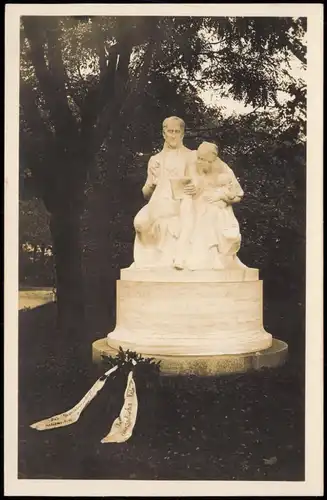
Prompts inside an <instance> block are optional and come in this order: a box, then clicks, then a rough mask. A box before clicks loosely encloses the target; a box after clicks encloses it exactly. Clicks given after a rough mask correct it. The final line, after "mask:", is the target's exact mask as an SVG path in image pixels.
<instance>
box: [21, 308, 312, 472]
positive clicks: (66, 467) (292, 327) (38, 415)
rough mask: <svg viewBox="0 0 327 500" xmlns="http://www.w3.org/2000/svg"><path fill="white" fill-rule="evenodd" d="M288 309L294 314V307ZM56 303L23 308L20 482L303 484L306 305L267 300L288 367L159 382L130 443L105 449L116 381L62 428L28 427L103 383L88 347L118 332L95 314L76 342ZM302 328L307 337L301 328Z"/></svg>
mask: <svg viewBox="0 0 327 500" xmlns="http://www.w3.org/2000/svg"><path fill="white" fill-rule="evenodd" d="M290 307H292V309H290ZM55 312H56V311H55V304H54V303H49V304H46V305H43V306H41V307H38V308H36V309H31V310H22V311H20V345H19V349H20V351H19V464H18V469H19V478H28V479H53V478H57V479H142V480H150V479H161V480H173V479H179V480H192V479H197V480H262V481H264V480H269V481H303V480H304V369H303V354H304V340H303V339H304V333H303V328H304V326H303V317H304V315H303V309H302V306H301V304H297V305H295V304H293V305H290V302H289V301H287V300H286V301H285V300H284V301H282V300H279V301H270V302H269V304H267V305H266V309H265V324H266V328H267V329H269V330H268V331H270V332H271V333H273V335H274V336H276V337H277V338H280V339H282V340H285V341H287V342H289V348H290V359H289V362H288V363H287V364H286V365H285V366H284V367H282V368H279V369H276V370H263V371H261V372H255V373H252V374H244V375H232V376H224V377H217V378H200V377H178V378H171V377H169V378H166V377H164V378H162V379H161V382H160V385H159V386H158V387H157V388H156V389H147V388H145V387H137V390H138V397H139V414H138V419H137V422H136V426H135V429H134V434H133V436H132V438H131V439H130V440H129V441H127V442H126V443H124V444H101V443H100V440H101V438H102V437H104V436H105V435H106V434H107V432H108V431H109V428H110V426H111V424H112V422H113V419H114V418H115V417H116V416H117V415H118V413H119V411H120V408H121V404H122V398H123V390H124V384H125V380H121V379H120V378H119V376H117V377H116V379H112V380H110V379H109V381H108V382H107V384H106V386H105V387H104V389H103V390H102V391H101V392H100V393H99V395H98V396H97V397H96V398H95V399H94V401H93V402H92V403H91V405H90V406H89V407H88V408H87V409H86V410H85V412H84V413H83V414H82V416H81V418H80V420H79V421H78V422H77V423H76V424H74V425H72V426H68V427H65V428H61V429H60V428H59V429H54V430H52V431H45V432H37V431H35V430H33V429H31V428H30V427H29V425H30V424H32V423H34V422H35V421H38V420H40V419H42V418H46V417H49V416H52V415H55V414H57V413H61V412H63V411H65V410H67V409H69V408H71V407H72V406H73V405H74V404H75V403H76V402H77V401H78V400H79V399H80V398H81V397H82V396H83V395H84V394H85V393H86V391H87V390H88V389H89V388H90V387H91V385H92V384H93V382H94V381H95V380H96V378H97V377H98V376H99V368H97V367H96V366H94V365H92V361H91V343H92V341H93V340H95V339H97V338H101V337H103V336H104V335H105V334H106V333H107V332H109V331H110V330H111V329H112V326H113V323H114V319H113V318H112V320H111V324H109V323H110V321H109V323H108V324H106V321H104V320H103V321H102V324H101V318H100V316H101V315H100V313H99V311H97V309H96V308H92V307H89V319H88V321H89V325H90V328H89V334H88V335H87V338H86V337H84V338H81V339H79V341H76V340H75V341H73V340H72V339H69V338H62V337H59V336H58V335H57V334H56V333H55V331H54V324H55ZM301 329H302V330H301Z"/></svg>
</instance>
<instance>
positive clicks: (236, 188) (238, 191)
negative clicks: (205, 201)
mask: <svg viewBox="0 0 327 500" xmlns="http://www.w3.org/2000/svg"><path fill="white" fill-rule="evenodd" d="M226 167H227V168H226V170H227V173H228V176H229V177H230V182H229V184H228V185H227V186H226V187H225V188H223V196H224V198H225V199H224V201H225V202H226V203H229V204H232V203H239V202H240V201H241V200H242V198H243V196H244V191H243V189H242V188H241V185H240V183H239V182H238V180H237V179H236V176H235V174H234V172H233V170H232V169H231V168H230V167H228V165H226Z"/></svg>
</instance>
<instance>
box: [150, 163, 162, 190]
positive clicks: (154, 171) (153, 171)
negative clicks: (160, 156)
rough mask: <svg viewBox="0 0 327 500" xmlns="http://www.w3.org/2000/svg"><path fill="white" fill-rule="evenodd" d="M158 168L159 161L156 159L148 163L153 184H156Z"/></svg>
mask: <svg viewBox="0 0 327 500" xmlns="http://www.w3.org/2000/svg"><path fill="white" fill-rule="evenodd" d="M159 169H160V163H159V162H158V161H157V160H156V161H155V162H154V163H151V164H150V165H149V174H150V176H151V179H152V184H153V185H156V184H157V182H158V175H159Z"/></svg>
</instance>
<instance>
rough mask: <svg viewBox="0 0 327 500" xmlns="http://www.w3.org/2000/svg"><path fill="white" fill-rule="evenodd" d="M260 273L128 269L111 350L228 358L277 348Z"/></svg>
mask: <svg viewBox="0 0 327 500" xmlns="http://www.w3.org/2000/svg"><path fill="white" fill-rule="evenodd" d="M262 300H263V297H262V281H260V280H259V273H258V270H257V269H250V268H241V269H231V270H221V271H176V270H158V269H156V270H137V269H123V270H122V271H121V279H120V280H119V281H117V320H116V328H115V330H114V331H113V332H111V333H110V334H109V335H108V339H107V343H108V346H109V348H111V349H118V348H119V347H120V346H121V347H122V348H123V349H124V350H127V349H130V350H132V351H136V352H138V353H141V354H142V355H145V356H151V357H153V356H159V357H160V356H178V357H189V356H193V357H194V356H195V357H199V356H224V355H239V354H245V353H255V352H259V351H263V350H266V349H269V348H270V347H271V346H272V336H271V335H270V334H269V333H267V332H266V331H265V330H264V328H263V322H262V312H263V305H262Z"/></svg>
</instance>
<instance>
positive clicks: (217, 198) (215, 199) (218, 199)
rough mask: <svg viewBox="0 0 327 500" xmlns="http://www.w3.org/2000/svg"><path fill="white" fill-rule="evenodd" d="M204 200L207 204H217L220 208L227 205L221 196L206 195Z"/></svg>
mask: <svg viewBox="0 0 327 500" xmlns="http://www.w3.org/2000/svg"><path fill="white" fill-rule="evenodd" d="M204 199H205V201H206V202H207V203H216V204H217V206H218V207H220V208H225V207H226V205H227V203H226V202H225V201H224V200H223V199H222V198H221V196H219V195H206V196H204Z"/></svg>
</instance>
